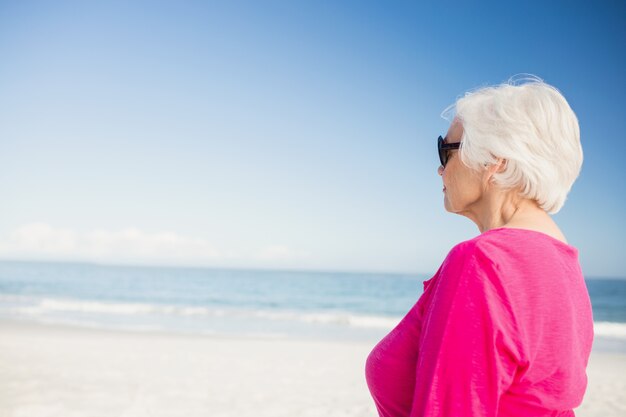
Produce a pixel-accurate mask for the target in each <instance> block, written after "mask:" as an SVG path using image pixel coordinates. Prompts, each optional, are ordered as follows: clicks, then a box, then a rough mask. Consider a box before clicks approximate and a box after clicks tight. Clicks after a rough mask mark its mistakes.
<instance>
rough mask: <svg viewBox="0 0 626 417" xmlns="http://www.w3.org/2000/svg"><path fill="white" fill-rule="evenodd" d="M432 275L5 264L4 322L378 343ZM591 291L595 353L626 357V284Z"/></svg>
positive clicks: (0, 308)
mask: <svg viewBox="0 0 626 417" xmlns="http://www.w3.org/2000/svg"><path fill="white" fill-rule="evenodd" d="M431 276H432V275H399V274H377V273H346V272H306V271H265V270H264V271H260V270H232V269H208V268H175V267H140V266H109V265H97V264H86V263H85V264H83V263H48V262H9V261H2V262H0V319H11V320H28V321H36V322H40V323H51V324H64V325H75V326H83V327H93V328H103V329H116V330H130V331H167V332H181V333H194V334H208V335H216V336H228V337H260V338H276V337H279V338H284V337H295V338H304V339H334V340H336V339H341V340H360V341H361V340H366V341H372V342H373V343H374V342H376V341H378V340H379V339H380V338H382V337H383V336H384V335H385V334H387V333H388V332H389V331H390V330H391V329H392V328H393V327H394V326H395V325H396V324H397V323H398V321H399V320H400V319H401V318H402V317H403V316H404V314H405V313H406V312H407V311H408V310H409V309H410V308H411V307H412V306H413V304H415V302H416V301H417V299H418V298H419V296H420V295H421V294H422V291H423V285H422V282H423V281H424V280H426V279H429V278H430V277H431ZM586 284H587V288H588V290H589V295H590V298H591V302H592V306H593V312H594V331H595V342H594V348H597V347H599V348H600V349H602V350H611V351H620V352H626V279H602V278H591V277H589V278H588V279H586Z"/></svg>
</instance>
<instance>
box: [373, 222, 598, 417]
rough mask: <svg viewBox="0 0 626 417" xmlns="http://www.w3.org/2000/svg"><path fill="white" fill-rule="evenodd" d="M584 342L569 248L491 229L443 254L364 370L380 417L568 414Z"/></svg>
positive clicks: (585, 325)
mask: <svg viewBox="0 0 626 417" xmlns="http://www.w3.org/2000/svg"><path fill="white" fill-rule="evenodd" d="M592 339H593V321H592V314H591V304H590V301H589V296H588V293H587V290H586V286H585V283H584V279H583V276H582V272H581V270H580V265H579V263H578V251H577V250H576V248H574V247H572V246H569V245H566V244H564V243H562V242H560V241H557V240H556V239H553V238H551V237H550V236H548V235H545V234H542V233H539V232H534V231H529V230H523V229H507V228H500V229H492V230H491V231H488V232H485V233H483V234H482V235H480V236H478V237H476V238H474V239H472V240H469V241H466V242H463V243H461V244H459V245H457V246H455V247H454V248H453V249H452V250H451V251H450V253H449V254H448V256H447V257H446V259H445V261H444V262H443V264H442V265H441V267H440V268H439V270H438V271H437V273H436V274H435V276H434V277H433V278H431V279H430V280H428V281H426V282H425V283H424V294H423V295H422V296H421V297H420V299H419V300H418V302H417V303H416V305H415V306H414V307H413V308H412V309H411V310H410V311H409V312H408V313H407V315H406V316H405V317H404V318H403V320H402V321H401V322H400V323H399V324H398V326H396V328H394V329H393V330H392V331H391V332H390V333H389V335H387V336H386V337H385V338H384V339H383V340H381V342H380V343H379V344H378V345H377V346H376V347H375V348H374V350H373V351H372V353H371V354H370V356H369V357H368V361H367V366H366V376H367V381H368V385H369V388H370V391H371V392H372V395H373V397H374V400H375V403H376V406H377V408H378V411H379V414H380V415H381V416H382V417H434V416H437V417H452V416H494V417H495V416H525V417H533V416H548V415H550V416H572V415H574V413H573V411H572V409H573V408H575V407H576V406H578V405H579V404H580V403H581V402H582V397H583V394H584V391H585V388H586V383H587V379H586V372H585V369H586V366H587V361H588V358H589V354H590V351H591V343H592Z"/></svg>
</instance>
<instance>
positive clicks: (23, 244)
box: [0, 223, 226, 264]
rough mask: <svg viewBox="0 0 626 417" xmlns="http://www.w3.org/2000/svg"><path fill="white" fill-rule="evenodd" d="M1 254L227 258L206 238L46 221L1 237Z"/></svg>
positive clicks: (124, 259) (127, 259)
mask: <svg viewBox="0 0 626 417" xmlns="http://www.w3.org/2000/svg"><path fill="white" fill-rule="evenodd" d="M0 257H2V258H7V259H45V260H80V261H97V262H124V263H127V262H139V263H174V264H184V263H190V264H202V263H211V262H213V261H216V260H220V259H223V258H226V256H223V255H222V254H221V253H220V251H218V250H217V249H216V248H215V247H214V246H213V245H212V244H210V243H209V242H208V241H207V240H206V239H202V238H196V237H187V236H181V235H179V234H176V233H172V232H158V233H146V232H143V231H141V230H139V229H137V228H127V229H123V230H118V231H110V230H103V229H98V230H94V231H90V232H85V233H80V232H76V231H73V230H70V229H64V228H57V227H52V226H50V225H48V224H46V223H29V224H26V225H23V226H21V227H18V228H17V229H15V230H14V231H13V232H11V233H10V234H9V235H8V236H5V237H0Z"/></svg>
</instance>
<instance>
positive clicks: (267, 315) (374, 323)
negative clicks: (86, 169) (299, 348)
mask: <svg viewBox="0 0 626 417" xmlns="http://www.w3.org/2000/svg"><path fill="white" fill-rule="evenodd" d="M2 301H4V302H7V301H9V298H8V297H6V296H3V297H1V299H0V302H2ZM10 302H11V304H13V306H12V307H11V308H9V311H10V313H12V314H17V315H25V316H31V317H32V316H38V317H46V316H47V315H50V314H58V313H61V314H63V313H70V314H71V313H77V314H100V315H105V316H106V315H111V316H150V315H152V316H154V315H159V316H160V315H165V316H179V317H190V318H193V317H198V318H202V317H205V318H220V317H223V318H235V319H246V318H255V319H261V320H270V321H291V322H294V321H295V322H303V323H307V324H320V325H339V326H349V327H355V328H369V329H391V328H393V327H394V326H395V325H396V324H398V322H399V321H400V317H388V316H376V315H366V314H357V313H352V312H346V311H316V312H303V311H294V310H262V309H241V308H239V309H235V308H233V309H226V308H212V307H201V306H176V305H160V304H149V303H120V302H104V301H87V300H72V299H56V298H43V299H32V298H26V297H16V296H13V297H11V298H10Z"/></svg>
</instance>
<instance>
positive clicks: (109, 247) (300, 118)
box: [0, 1, 626, 277]
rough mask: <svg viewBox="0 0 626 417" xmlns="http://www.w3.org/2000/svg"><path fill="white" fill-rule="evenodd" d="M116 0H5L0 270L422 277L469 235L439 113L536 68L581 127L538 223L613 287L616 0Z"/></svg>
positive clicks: (620, 7)
mask: <svg viewBox="0 0 626 417" xmlns="http://www.w3.org/2000/svg"><path fill="white" fill-rule="evenodd" d="M128 3H131V2H114V1H113V2H106V4H97V3H95V2H63V1H60V2H5V1H2V2H0V57H2V59H0V192H1V193H2V194H1V195H2V204H1V208H0V214H1V216H0V258H2V259H53V260H88V261H96V262H107V263H139V264H157V265H158V264H176V265H206V266H218V267H237V268H290V269H291V268H295V269H321V270H352V271H389V272H418V273H425V274H432V273H434V272H435V270H436V268H437V267H438V266H439V264H440V263H441V261H442V260H443V258H444V257H445V255H446V254H447V252H448V251H449V250H450V248H451V247H452V246H454V245H455V244H456V243H458V242H460V241H462V240H466V239H469V238H472V237H474V236H476V235H477V234H478V233H479V232H478V229H477V228H476V226H475V225H474V223H472V222H471V221H470V220H468V219H466V218H464V217H461V216H457V215H453V214H450V213H447V212H446V211H445V210H444V208H443V195H442V193H441V178H440V177H439V176H438V175H437V167H438V159H437V156H436V152H435V138H436V137H437V136H438V135H439V134H442V133H444V132H445V130H446V129H447V122H446V121H445V120H443V119H442V118H441V117H440V113H441V111H442V110H443V109H444V108H445V107H447V106H448V105H449V104H451V103H453V102H454V100H455V99H456V98H457V97H458V96H459V95H461V94H463V93H464V92H465V91H467V90H469V89H472V88H475V87H478V86H481V85H486V84H494V83H499V82H503V81H505V80H506V79H508V78H509V77H510V76H512V75H514V74H517V73H533V74H536V75H538V76H540V77H541V78H543V79H544V80H546V81H547V82H548V83H551V84H553V85H555V86H556V87H557V88H559V89H560V90H561V91H562V92H563V93H564V95H565V97H566V98H567V99H568V101H569V103H570V105H571V106H572V108H573V109H574V111H575V112H576V114H577V115H578V118H579V122H580V126H581V141H582V144H583V150H584V155H585V160H584V164H583V169H582V173H581V176H580V177H579V179H578V181H577V182H576V183H575V184H574V187H573V189H572V191H571V193H570V195H569V197H568V201H567V202H566V205H565V206H564V208H563V209H562V210H561V212H559V213H558V214H556V215H555V216H554V218H555V220H556V221H557V223H558V224H559V225H560V227H561V229H562V230H563V232H564V233H565V235H566V237H567V238H568V240H569V242H570V244H572V245H574V246H576V247H577V248H578V249H579V251H580V259H581V263H582V266H583V271H584V272H585V274H586V275H589V276H591V275H595V276H622V277H623V276H626V256H624V249H625V248H626V221H625V220H624V206H625V198H626V197H625V196H626V193H625V192H624V184H625V180H626V170H625V169H624V164H623V162H622V158H623V155H624V151H625V150H626V145H625V144H624V141H623V134H622V132H624V131H625V130H626V129H625V128H626V126H625V121H624V120H625V118H624V117H623V113H624V105H623V98H624V97H626V83H625V81H624V77H623V68H624V67H625V64H626V62H625V60H626V59H625V58H626V48H624V44H625V42H624V41H625V40H626V24H625V23H626V7H625V6H624V4H623V3H621V2H596V3H593V4H592V3H589V2H587V3H584V2H535V3H534V2H526V3H519V2H515V3H513V2H501V1H500V2H483V3H481V4H479V5H477V4H469V2H468V3H467V4H466V3H465V2H438V3H437V4H436V5H433V4H430V5H429V4H422V2H362V1H359V2H320V1H301V2H287V1H284V2H252V1H250V2H237V1H229V2H145V3H142V2H132V4H128ZM424 3H425V2H424Z"/></svg>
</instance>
